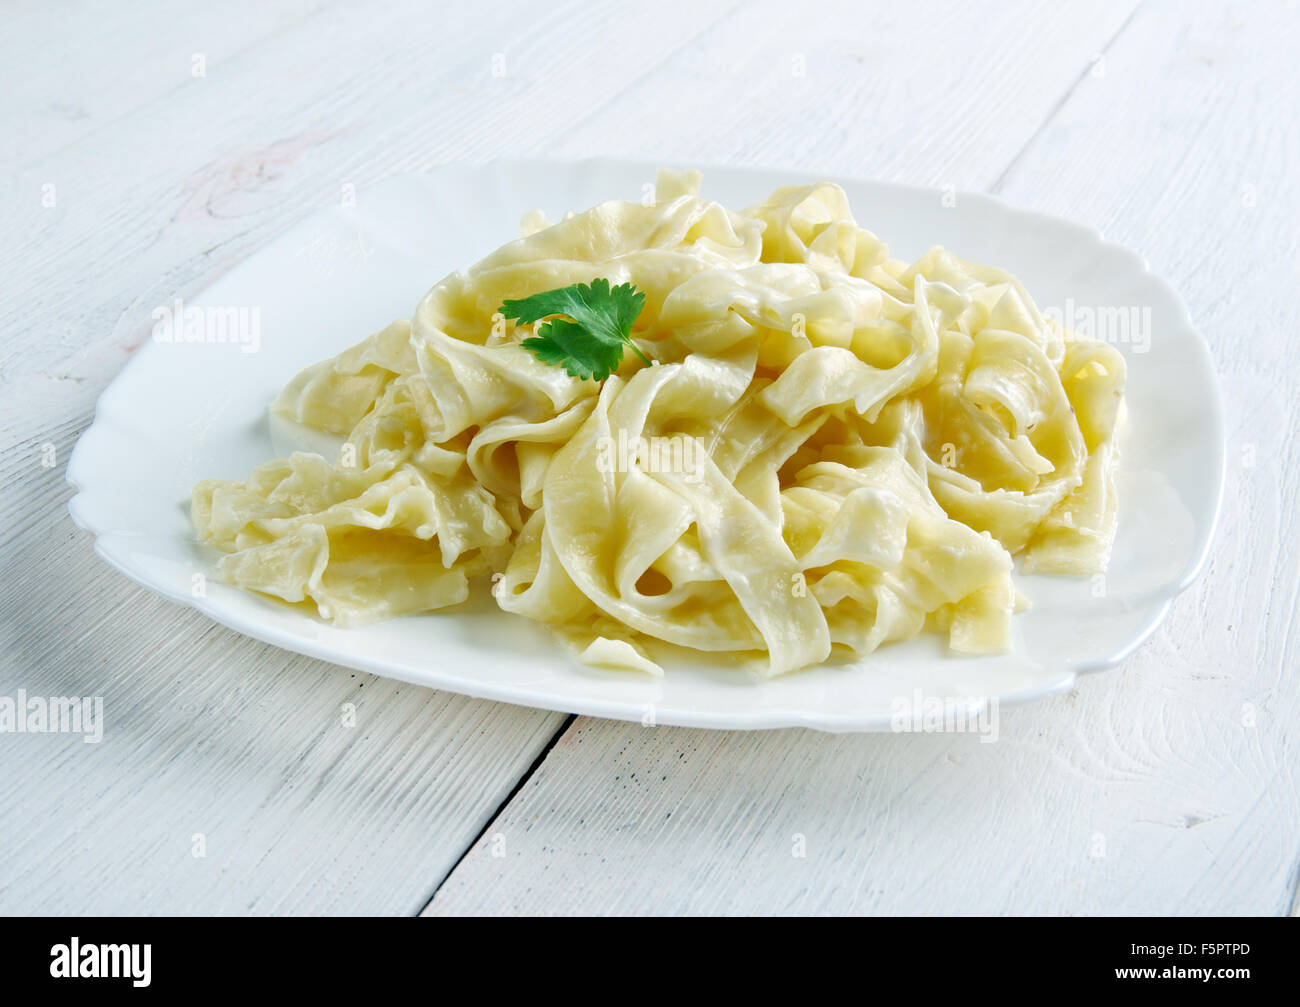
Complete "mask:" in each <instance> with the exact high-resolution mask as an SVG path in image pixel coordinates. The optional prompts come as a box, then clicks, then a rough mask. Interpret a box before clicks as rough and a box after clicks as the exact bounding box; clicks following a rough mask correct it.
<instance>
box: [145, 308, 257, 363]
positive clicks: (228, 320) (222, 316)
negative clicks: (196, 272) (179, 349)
mask: <svg viewBox="0 0 1300 1007" xmlns="http://www.w3.org/2000/svg"><path fill="white" fill-rule="evenodd" d="M151 317H152V318H153V339H154V342H156V343H230V344H231V345H237V346H238V347H239V349H240V351H241V352H243V353H256V352H257V351H258V350H259V349H260V348H261V346H262V309H261V308H259V307H257V306H252V307H250V306H248V305H230V304H227V305H205V306H204V307H201V308H200V307H198V306H196V305H191V306H189V307H187V306H186V304H185V302H184V301H183V300H182V299H181V298H179V297H178V298H176V300H175V301H173V302H172V303H171V304H163V305H159V306H158V307H156V308H154V309H153V313H152V315H151Z"/></svg>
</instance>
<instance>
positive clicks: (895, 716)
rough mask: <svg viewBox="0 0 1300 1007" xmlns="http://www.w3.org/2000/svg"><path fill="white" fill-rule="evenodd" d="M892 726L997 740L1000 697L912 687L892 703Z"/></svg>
mask: <svg viewBox="0 0 1300 1007" xmlns="http://www.w3.org/2000/svg"><path fill="white" fill-rule="evenodd" d="M889 714H890V717H889V726H890V729H891V730H893V731H895V732H899V733H904V732H908V733H910V732H916V733H919V734H954V733H956V734H961V733H969V734H978V735H979V736H980V743H981V744H983V743H985V742H992V741H997V740H998V700H997V697H991V698H986V697H983V696H927V695H925V694H924V693H923V692H922V691H921V690H920V689H913V690H912V694H911V695H910V696H895V697H894V699H893V702H891V703H890V706H889Z"/></svg>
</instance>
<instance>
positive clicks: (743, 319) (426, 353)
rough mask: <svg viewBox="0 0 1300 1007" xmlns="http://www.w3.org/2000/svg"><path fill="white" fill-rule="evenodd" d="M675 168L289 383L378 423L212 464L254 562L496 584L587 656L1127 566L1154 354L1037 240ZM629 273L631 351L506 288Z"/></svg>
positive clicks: (933, 624)
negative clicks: (1136, 448) (577, 365)
mask: <svg viewBox="0 0 1300 1007" xmlns="http://www.w3.org/2000/svg"><path fill="white" fill-rule="evenodd" d="M698 184H699V176H698V173H688V174H682V175H679V174H674V173H661V176H660V179H659V184H658V187H657V197H658V198H657V201H656V202H653V203H652V204H649V205H645V204H643V203H635V202H622V201H612V202H607V203H602V204H601V205H599V206H596V207H594V208H593V209H590V210H587V211H586V212H583V213H578V214H576V215H571V216H569V217H567V218H566V219H564V220H563V221H561V222H559V223H556V224H548V223H547V222H546V221H545V220H544V219H539V217H538V216H537V215H530V218H529V219H528V220H527V222H526V224H525V227H524V231H525V237H523V238H520V239H519V240H516V241H512V242H510V243H508V244H506V245H504V246H502V247H501V248H500V249H498V250H497V251H496V252H494V253H492V254H491V255H489V256H488V257H487V258H485V259H483V260H482V261H480V262H479V263H477V264H475V265H474V266H471V267H470V268H469V269H467V270H465V271H463V272H456V273H453V274H451V275H450V276H448V277H446V278H445V279H444V280H442V281H441V282H440V283H438V284H437V285H436V286H435V287H434V288H433V289H432V290H430V291H429V293H428V294H427V295H426V296H425V297H424V299H423V300H422V301H421V302H420V303H419V305H418V306H417V308H416V310H415V312H414V314H413V316H412V317H411V318H410V319H403V320H400V321H397V322H394V323H393V324H392V325H390V326H388V327H387V328H386V329H383V330H382V331H380V332H378V333H376V334H375V335H373V336H371V337H370V338H368V339H366V340H364V341H362V342H361V343H358V344H357V345H356V346H353V347H352V348H351V349H349V350H347V351H345V352H344V353H342V354H340V355H339V356H337V357H335V358H334V359H332V360H328V361H325V362H323V363H319V364H316V365H315V366H312V367H309V368H307V369H306V370H304V371H303V372H302V373H301V374H299V375H298V376H297V377H296V378H295V379H294V380H293V381H292V382H291V383H290V384H289V385H288V387H286V388H285V389H284V391H283V392H282V393H281V395H280V396H279V398H277V399H276V401H275V402H274V403H273V405H272V409H273V411H274V412H276V413H277V414H279V415H281V416H283V417H285V418H287V419H290V420H293V421H296V422H297V423H300V424H303V425H305V426H307V427H310V428H314V429H316V430H320V431H323V432H326V433H332V434H335V435H338V436H339V437H342V438H346V440H345V441H344V443H343V446H342V448H341V449H340V451H339V453H338V456H337V457H335V458H333V459H327V458H324V457H322V456H320V455H318V454H309V453H303V452H300V453H295V454H292V455H291V456H290V457H288V458H287V459H282V460H277V461H272V462H269V463H268V464H266V465H264V466H262V467H260V468H259V469H257V470H256V471H254V472H253V473H252V474H251V476H250V477H249V478H248V480H247V481H245V482H226V481H215V480H208V481H205V482H202V483H200V484H199V485H198V486H196V487H195V489H194V494H193V505H192V511H193V519H194V524H195V527H196V528H197V530H198V534H199V537H200V538H201V540H202V541H204V542H206V543H209V544H211V545H212V546H214V547H216V548H217V549H218V550H220V551H221V552H222V553H223V554H224V555H223V556H222V557H221V559H220V562H219V565H218V570H219V573H220V575H221V577H222V578H223V579H224V580H226V581H228V582H229V583H231V584H235V585H239V586H241V587H244V588H247V589H249V590H252V591H257V592H261V593H263V594H266V595H272V596H274V597H276V598H279V599H282V600H283V601H285V602H290V603H300V604H303V605H307V606H311V607H313V609H314V612H315V613H316V614H318V615H319V616H320V617H321V618H324V619H328V620H332V621H333V622H334V623H336V624H338V625H341V626H349V625H356V624H360V623H364V622H370V621H373V620H377V619H387V618H392V617H395V616H399V615H404V614H409V613H417V612H426V611H430V610H434V609H439V608H444V607H447V606H453V605H456V604H458V603H460V602H462V601H465V600H466V598H467V597H468V595H469V592H470V585H471V582H472V581H473V580H474V579H476V578H484V579H485V580H487V582H488V583H490V584H491V590H492V594H493V596H494V597H495V599H496V602H497V604H499V605H500V607H501V608H502V609H504V610H506V611H507V612H512V613H516V614H517V615H519V616H522V617H526V618H528V619H533V620H536V621H538V622H541V623H544V624H546V625H547V626H549V627H551V628H552V629H553V630H554V631H555V633H556V634H557V636H558V637H559V638H560V639H561V640H562V641H563V642H564V643H565V644H566V645H567V646H568V647H570V648H571V650H572V652H573V653H574V654H575V656H577V657H578V659H579V660H581V661H583V662H585V663H587V664H591V665H595V666H600V667H607V668H615V669H627V670H639V671H643V672H650V673H652V674H657V673H659V670H660V665H659V664H658V663H656V661H655V660H654V659H653V658H652V657H651V650H652V649H653V647H654V646H655V645H653V641H662V642H664V643H667V644H674V645H677V646H681V647H687V648H692V649H694V650H698V651H709V652H731V653H736V654H740V655H745V656H752V657H754V658H756V659H758V660H761V668H762V670H763V671H764V672H765V673H766V674H770V675H777V674H781V673H784V672H789V671H792V670H794V669H798V668H803V667H806V666H809V665H815V664H818V663H820V662H823V661H825V660H826V659H827V658H828V657H829V656H830V654H831V653H832V649H833V648H837V647H838V648H843V649H846V650H847V651H849V652H854V653H857V654H866V653H869V652H871V651H873V650H875V649H876V648H877V647H879V646H880V645H881V644H883V643H886V642H888V641H893V640H901V639H905V638H908V637H911V636H914V635H916V634H918V633H920V632H922V631H923V630H925V629H927V628H929V629H933V630H937V631H939V632H942V633H944V634H946V636H947V641H948V645H949V647H950V648H951V650H952V651H954V652H958V653H964V654H987V653H996V652H1000V651H1003V650H1005V649H1007V648H1008V647H1009V644H1010V632H1011V622H1012V615H1013V613H1014V612H1015V611H1016V610H1017V608H1018V607H1022V606H1023V599H1021V598H1020V596H1019V594H1018V593H1017V591H1016V587H1015V585H1014V583H1013V578H1012V573H1013V556H1019V557H1021V561H1020V563H1021V567H1022V569H1023V570H1025V571H1028V572H1039V573H1057V574H1072V575H1083V574H1089V573H1094V572H1097V571H1101V570H1104V569H1105V566H1106V563H1107V559H1108V556H1109V552H1110V548H1111V541H1112V538H1113V534H1114V529H1115V514H1116V507H1115V488H1114V472H1115V466H1116V457H1117V455H1116V431H1117V428H1118V427H1119V425H1120V422H1121V420H1122V393H1123V386H1124V362H1123V359H1122V358H1121V357H1120V355H1119V354H1118V353H1117V352H1116V351H1115V350H1114V349H1113V348H1112V347H1110V346H1107V345H1105V344H1102V343H1098V342H1092V341H1081V340H1076V339H1075V338H1074V337H1073V336H1072V335H1071V334H1070V333H1068V332H1064V331H1062V330H1061V329H1060V327H1059V326H1057V325H1056V324H1054V323H1053V322H1052V321H1050V320H1048V319H1047V318H1045V317H1044V316H1043V314H1041V313H1040V312H1039V310H1038V308H1036V307H1035V305H1034V302H1033V300H1032V299H1031V298H1030V296H1029V295H1028V293H1027V292H1026V291H1025V290H1024V289H1023V287H1022V286H1021V285H1020V283H1019V282H1018V281H1017V280H1016V279H1015V277H1013V276H1011V275H1010V274H1008V273H1005V272H1003V271H1001V270H997V269H992V268H988V267H985V266H979V265H975V264H973V263H970V262H965V261H963V260H961V259H959V258H957V257H956V256H954V255H952V254H951V253H949V252H947V251H945V250H943V249H941V248H935V249H932V250H931V251H929V252H927V253H926V254H925V255H923V256H922V257H921V258H920V259H918V260H917V261H916V262H914V263H910V264H909V263H905V262H902V261H899V260H897V259H893V258H890V256H889V253H888V251H887V249H886V247H885V246H884V245H883V244H882V243H881V242H880V241H879V240H878V239H877V238H876V237H875V235H873V234H871V233H870V232H869V231H866V230H864V229H863V228H861V227H859V226H858V225H857V223H856V222H855V221H854V219H853V217H852V215H851V213H850V209H849V206H848V201H847V199H846V197H845V194H844V192H843V191H842V190H841V189H840V188H839V187H838V186H835V185H832V184H819V185H804V186H791V187H786V188H782V189H778V190H777V191H776V192H774V193H772V195H771V196H770V197H769V198H768V199H766V200H765V201H763V202H762V203H759V204H758V205H756V206H752V207H750V208H748V209H746V210H744V211H742V212H739V213H737V212H733V211H731V210H729V209H727V208H725V207H723V206H722V205H720V204H718V203H715V202H709V201H707V200H705V199H702V198H700V197H699V196H698V195H697V191H698ZM596 278H605V279H608V280H609V282H610V283H613V284H621V283H632V284H635V286H636V288H637V289H638V290H640V291H642V292H644V294H645V304H644V309H643V310H642V311H641V313H640V315H639V317H637V319H636V322H635V326H634V328H633V330H632V339H633V340H634V342H635V344H636V346H637V348H638V349H640V350H641V351H643V353H644V354H645V355H646V356H647V357H649V358H650V359H652V360H653V361H654V364H653V366H648V365H647V364H646V363H645V362H643V361H642V360H641V359H640V357H639V356H638V355H637V354H635V353H632V352H629V353H627V354H625V355H624V357H623V361H622V364H621V365H620V366H619V368H618V370H617V372H616V373H612V374H611V375H610V376H609V377H608V378H607V379H606V380H604V381H603V382H600V381H595V380H580V379H578V378H575V377H572V376H570V375H569V374H568V373H566V371H565V370H564V369H563V368H562V367H557V366H552V365H550V364H547V363H543V362H542V360H540V359H538V358H537V357H536V356H534V355H533V353H531V352H529V350H528V349H526V348H525V347H523V346H522V345H521V343H522V341H523V339H524V338H525V337H527V336H529V335H531V334H532V328H531V327H529V326H525V325H516V324H514V323H511V322H509V321H508V320H506V319H505V318H504V317H503V316H502V315H501V314H500V313H499V309H500V308H501V306H502V304H503V303H504V302H505V301H507V300H510V299H520V298H525V297H528V296H530V295H534V294H537V293H540V292H543V291H548V290H554V289H557V288H561V287H565V286H566V285H569V284H574V283H590V282H591V281H592V280H593V279H596Z"/></svg>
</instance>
